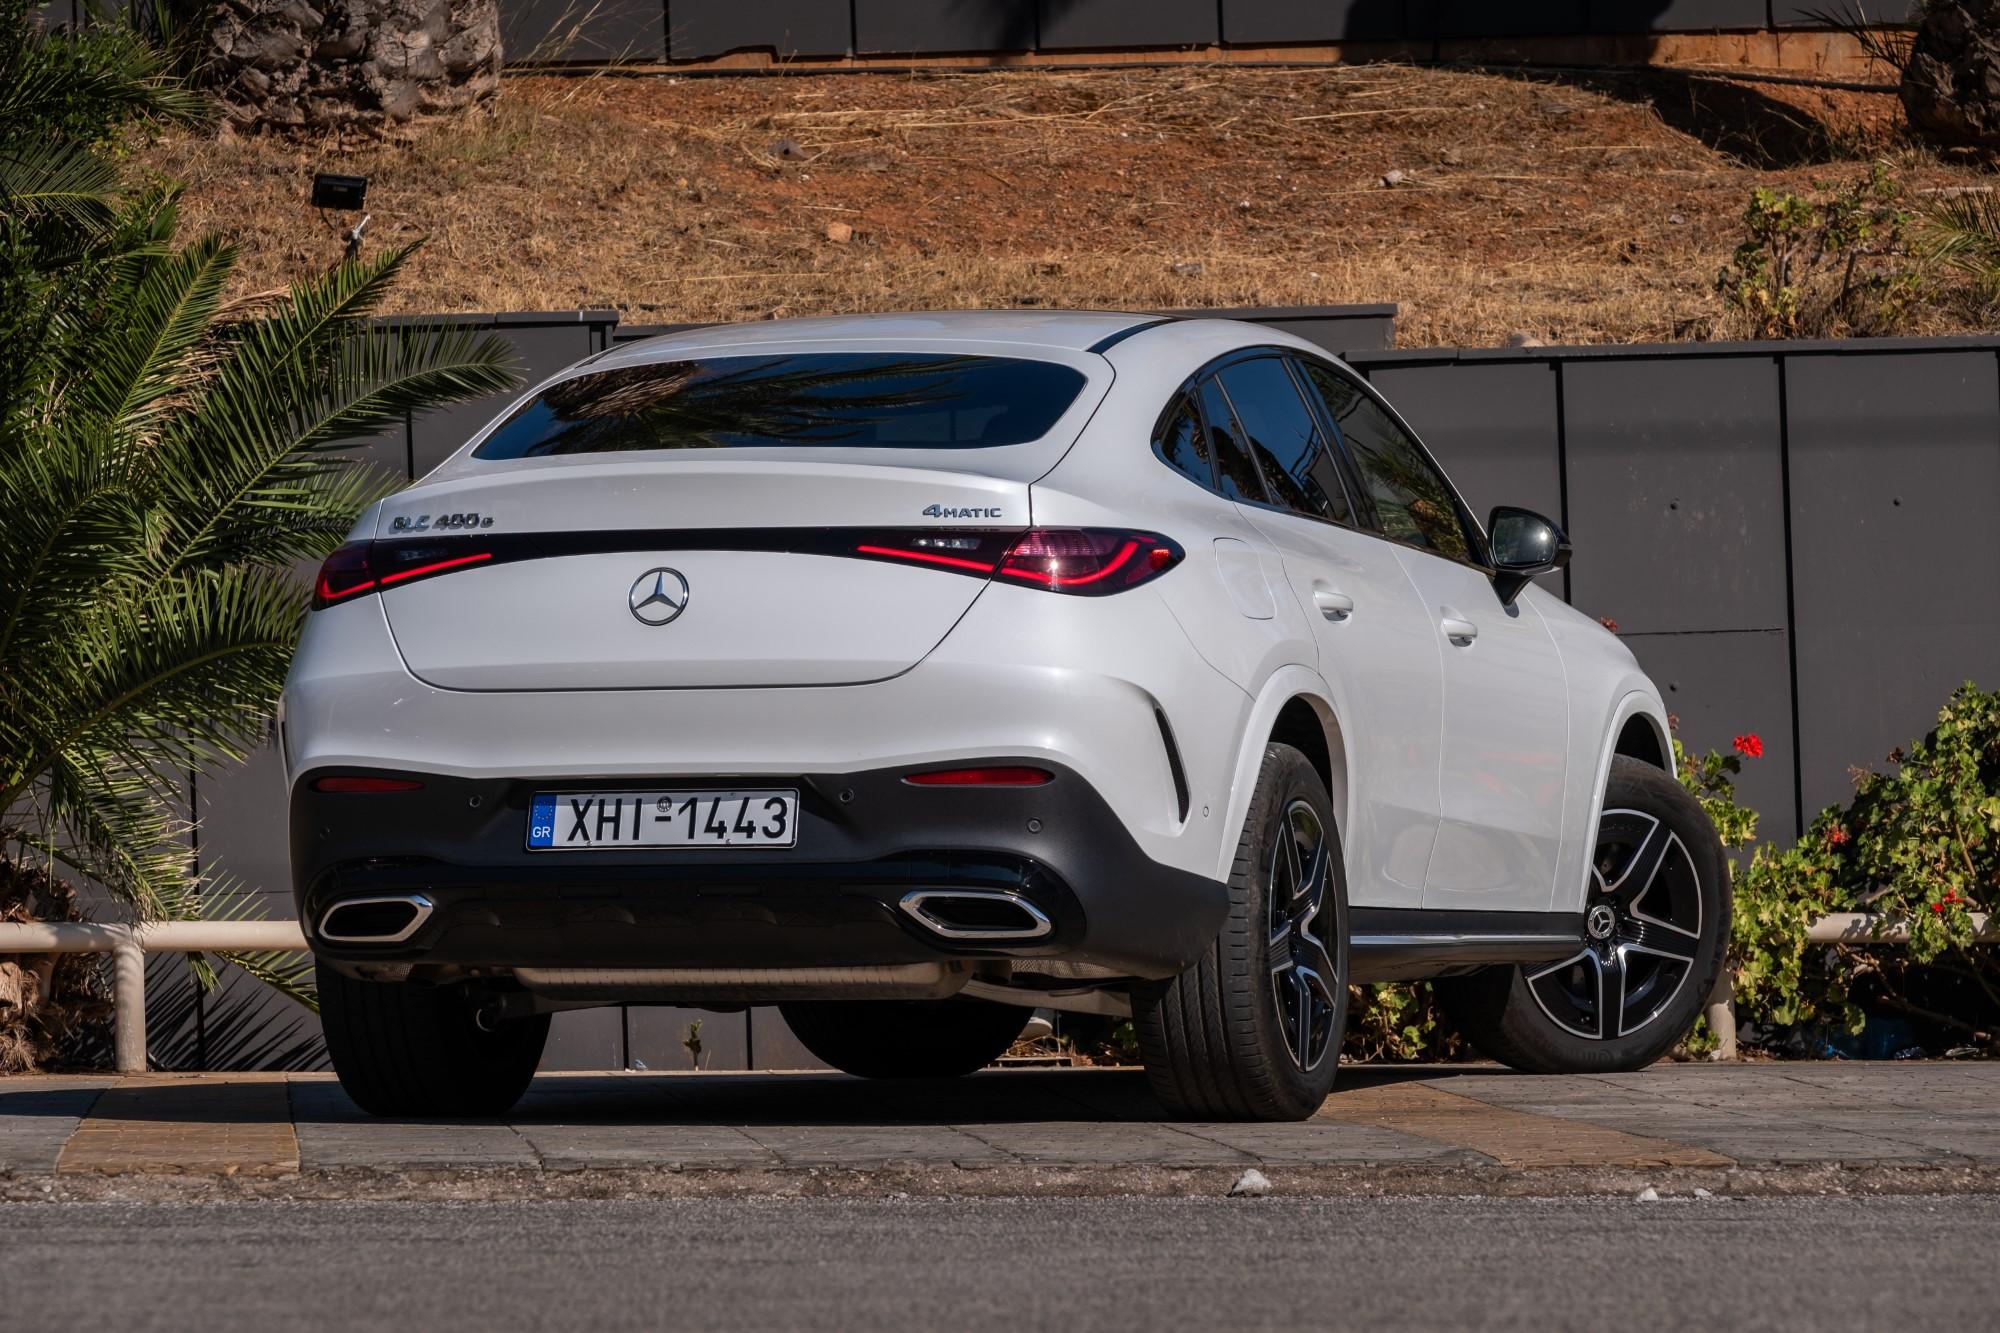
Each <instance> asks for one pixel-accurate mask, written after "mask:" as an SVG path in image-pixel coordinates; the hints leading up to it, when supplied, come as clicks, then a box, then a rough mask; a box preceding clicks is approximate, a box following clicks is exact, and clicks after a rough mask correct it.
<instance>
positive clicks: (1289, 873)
mask: <svg viewBox="0 0 2000 1333" xmlns="http://www.w3.org/2000/svg"><path fill="white" fill-rule="evenodd" d="M1271 862H1272V864H1271V866H1270V869H1269V872H1268V873H1269V875H1270V885H1271V889H1270V895H1269V896H1270V913H1269V915H1270V924H1271V942H1270V945H1269V947H1268V949H1267V951H1266V956H1267V958H1268V961H1269V963H1270V967H1271V996H1272V999H1273V1000H1274V1001H1275V1002H1276V1004H1277V1007H1278V1020H1279V1022H1280V1023H1281V1024H1282V1025H1283V1027H1284V1030H1285V1049H1286V1050H1287V1051H1288V1052H1290V1054H1291V1057H1292V1063H1294V1064H1296V1065H1297V1066H1298V1067H1299V1068H1300V1069H1305V1070H1312V1069H1317V1068H1319V1065H1320V1061H1322V1060H1324V1059H1326V1055H1327V1051H1328V1049H1329V1048H1330V1047H1331V1046H1332V1044H1333V1035H1334V1034H1333V1021H1334V1018H1335V1016H1336V1015H1337V1014H1339V1013H1340V998H1341V994H1342V991H1343V990H1344V983H1343V979H1342V977H1341V975H1340V968H1339V967H1338V966H1337V965H1336V964H1335V963H1334V961H1333V938H1332V933H1331V932H1332V928H1333V925H1334V920H1333V917H1332V915H1331V914H1329V913H1328V912H1327V910H1326V901H1327V899H1326V895H1327V881H1328V879H1329V878H1330V877H1331V874H1332V867H1333V842H1332V840H1331V839H1330V838H1328V836H1327V830H1326V825H1325V824H1324V823H1323V822H1321V820H1320V816H1319V812H1318V811H1316V810H1314V809H1313V807H1312V805H1311V803H1310V802H1307V801H1303V800H1296V801H1293V802H1292V803H1291V804H1290V805H1288V806H1287V807H1286V808H1285V818H1284V824H1283V827H1282V828H1281V829H1280V831H1279V836H1278V837H1277V838H1275V839H1274V840H1273V844H1272V848H1271Z"/></svg>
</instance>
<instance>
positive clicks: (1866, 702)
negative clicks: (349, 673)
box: [156, 306, 2000, 1069]
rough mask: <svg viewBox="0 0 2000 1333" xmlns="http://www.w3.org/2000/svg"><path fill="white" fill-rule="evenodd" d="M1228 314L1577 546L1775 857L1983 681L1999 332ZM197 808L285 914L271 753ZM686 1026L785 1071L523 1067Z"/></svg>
mask: <svg viewBox="0 0 2000 1333" xmlns="http://www.w3.org/2000/svg"><path fill="white" fill-rule="evenodd" d="M1213 313H1223V312H1213ZM1229 313H1235V314H1238V315H1241V316H1245V317H1248V318H1253V319H1257V320H1260V321H1262V322H1266V323H1269V324H1272V325H1274V326H1277V327H1282V328H1285V329H1287V330H1288V331H1291V332H1295V333H1299V334H1301V335H1302V336H1305V337H1307V338H1309V339H1311V340H1313V341H1315V342H1317V343H1318V344H1320V345H1321V346H1323V347H1326V348H1327V349H1328V350H1329V351H1334V352H1339V353H1346V354H1347V355H1348V356H1349V359H1350V360H1351V361H1352V362H1353V364H1354V365H1355V366H1356V367H1357V368H1358V369H1360V370H1361V371H1362V372H1363V373H1364V374H1366V375H1367V376H1368V377H1369V378H1370V379H1371V380H1372V381H1373V382H1374V383H1375V384H1377V385H1378V386H1380V387H1381V389H1382V390H1383V392H1384V393H1385V394H1387V395H1388V397H1389V398H1390V399H1391V400H1392V401H1393V402H1394V403H1395V404H1396V405H1397V406H1398V407H1399V408H1401V409H1402V411H1403V412H1404V413H1405V415H1407V416H1408V417H1409V419H1410V421H1411V422H1412V424H1413V425H1415V427H1416V428H1417V430H1418V431H1419V432H1420V433H1421V434H1422V435H1423V436H1424V438H1425V439H1426V441H1428V442H1429V443H1430V445H1431V447H1432V448H1433V449H1434V450H1435V451H1436V453H1437V454H1438V456H1439V457H1440V459H1441V460H1442V461H1443V462H1444V464H1445V466H1446V468H1447V469H1449V470H1450V472H1451V473H1452V475H1453V477H1454V479H1455V480H1456V481H1457V482H1458V484H1459V486H1460V487H1461V489H1463V490H1464V491H1465V492H1466V495H1467V498H1468V499H1469V500H1470V502H1471V503H1472V505H1473V507H1474V508H1475V509H1476V510H1477V511H1478V512H1480V513H1481V514H1484V513H1485V511H1486V510H1487V509H1488V508H1490V507H1491V506H1492V505H1495V504H1500V503H1513V504H1526V505H1529V506H1532V507H1534V508H1537V509H1540V510H1542V511H1544V512H1546V513H1548V514H1549V515H1551V516H1552V517H1556V518H1558V519H1559V520H1560V521H1561V522H1563V523H1564V524H1565V526H1567V527H1568V529H1569V530H1570V532H1571V534H1572V536H1573V537H1574V539H1575V542H1576V548H1577V554H1576V558H1575V561H1574V563H1573V565H1572V566H1571V568H1570V570H1569V572H1568V577H1567V579H1566V581H1565V583H1564V586H1562V587H1561V588H1559V589H1558V591H1561V592H1562V593H1563V595H1565V596H1566V597H1568V598H1569V599H1570V600H1571V601H1573V602H1574V603H1575V604H1576V605H1577V606H1579V607H1581V608H1583V609H1584V610H1586V611H1588V612H1590V613H1591V614H1592V615H1597V616H1604V617H1608V618H1609V619H1611V620H1613V621H1615V622H1616V623H1617V624H1618V627H1619V633H1620V634H1621V636H1623V637H1624V639H1625V641H1626V642H1627V643H1628V644H1629V645H1630V646H1631V647H1632V649H1633V651H1634V652H1635V653H1636V654H1637V655H1638V657H1639V659H1640V661H1641V662H1642V663H1643V664H1644V665H1645V666H1646V668H1647V669H1648V670H1649V671H1650V672H1651V673H1652V674H1653V675H1654V677H1655V679H1656V680H1658V682H1659V684H1660V686H1661V689H1662V691H1663V692H1664V693H1665V695H1666V698H1667V701H1668V707H1669V708H1670V709H1672V710H1673V711H1674V712H1676V713H1677V714H1678V715H1679V717H1680V720H1681V734H1682V736H1683V738H1684V739H1685V740H1686V741H1687V743H1688V744H1689V745H1690V746H1691V747H1693V748H1694V749H1696V750H1704V749H1707V748H1710V747H1716V748H1724V749H1726V748H1727V747H1728V746H1729V743H1730V739H1731V737H1733V736H1735V735H1737V734H1740V733H1744V732H1756V733H1757V734H1758V735H1760V736H1762V737H1763V739H1764V742H1765V746H1766V750H1765V756H1764V758H1763V759H1761V760H1756V761H1751V762H1750V763H1748V765H1747V771H1746V773H1745V775H1744V778H1743V782H1742V792H1743V795H1744V797H1745V799H1746V800H1747V801H1748V802H1749V803H1750V804H1752V805H1753V806H1755V807H1756V808H1757V809H1758V810H1760V811H1761V812H1762V813H1763V816H1764V827H1765V830H1766V834H1767V836H1768V837H1769V838H1771V839H1773V840H1779V841H1782V840H1785V839H1788V838H1790V837H1793V836H1795V835H1796V833H1797V831H1798V829H1799V827H1800V823H1801V818H1802V816H1809V815H1810V814H1811V813H1812V812H1814V811H1816V810H1817V809H1818V808H1819V807H1820V806H1822V805H1824V804H1828V803H1830V802H1834V801H1837V800H1840V799H1842V798H1843V794H1844V793H1845V792H1846V791H1847V788H1848V778H1847V771H1848V768H1849V766H1850V765H1862V766H1871V767H1880V766H1881V765H1882V764H1883V761H1884V757H1885V756H1886V755H1887V753H1888V751H1889V749H1890V748H1891V747H1892V746H1894V745H1897V744H1900V743H1902V742H1903V741H1906V740H1908V739H1910V738H1911V737H1913V736H1917V735H1921V734H1922V733H1923V732H1924V731H1925V730H1926V729H1927V727H1928V724H1929V722H1930V720H1931V719H1932V717H1933V716H1934V715H1935V712H1936V709H1937V707H1938V705H1939V704H1940V703H1941V702H1942V701H1943V699H1944V697H1945V695H1946V694H1947V693H1949V691H1950V690H1951V688H1952V687H1953V686H1954V685H1956V684H1957V683H1959V682H1960V681H1962V680H1965V679H1967V678H1972V679H1977V680H1978V681H1980V682H1981V683H1982V684H1985V685H1988V686H1991V685H1993V684H1995V683H1996V682H2000V524H1996V523H1995V522H1994V521H1993V518H1992V515H1993V511H1994V509H1995V507H1996V505H2000V338H1978V339H1933V340H1911V341H1897V340H1878V341H1853V342H1842V343H1750V344H1733V345H1725V344H1707V345H1699V344H1697V345H1678V346H1668V347H1593V348H1534V349H1527V350H1521V351H1511V350H1509V351H1495V350H1457V351H1452V350H1441V351H1396V350H1390V346H1391V343H1392V342H1393V313H1394V308H1393V307H1386V306H1364V307H1345V308H1327V309H1311V310H1262V311H1239V312H1229ZM460 318H463V319H466V320H469V321H470V322H474V323H478V324H481V325H483V326H485V327H490V328H491V329H493V330H494V331H495V332H496V333H498V334H500V335H501V336H502V337H504V338H506V339H507V340H508V341H509V342H511V343H512V344H513V346H514V347H515V349H516V351H517V353H518V354H519V357H520V360H521V364H522V371H523V374H524V376H525V377H526V378H528V379H530V380H533V379H535V378H538V377H540V376H543V375H546V374H548V373H550V372H552V371H554V370H557V369H559V368H561V367H562V366H565V365H567V364H569V363H570V362H572V361H575V360H577V359H578V358H580V357H583V356H585V355H588V354H589V353H591V352H593V351H597V350H600V349H602V348H604V347H606V346H609V345H611V344H612V343H614V342H624V341H630V340H632V339H635V338H638V337H645V336H651V335H653V334H656V333H660V332H666V331H669V329H668V327H667V326H654V327H633V326H623V327H621V326H619V325H617V324H616V322H615V316H614V315H612V314H611V313H610V312H572V313H567V314H560V315H546V314H524V315H498V316H469V317H460ZM503 405H504V404H503V403H500V402H487V403H480V404H474V405H470V406H466V407H461V408H456V409H452V410H450V411H447V412H440V413H435V414H432V415H431V416H428V417H424V418H420V419H417V420H413V421H411V422H408V423H406V424H405V426H404V428H403V429H401V430H398V431H395V432H392V433H391V434H390V436H388V437H387V438H384V439H380V440H376V441H371V442H370V443H369V444H368V445H367V450H368V456H369V457H370V458H371V460H373V461H375V462H376V463H377V464H379V465H380V466H382V467H384V468H385V469H387V470H388V471H389V472H390V473H391V474H392V475H397V476H403V477H415V476H420V475H422V474H423V473H424V472H425V471H427V470H429V469H430V468H431V467H432V466H434V465H435V464H436V463H437V462H438V461H439V460H441V459H442V458H444V457H445V456H446V455H447V454H448V453H450V452H451V451H452V450H453V449H455V448H456V447H457V446H458V445H459V444H460V443H462V442H463V440H464V439H465V437H466V436H467V434H469V433H470V432H471V431H472V430H474V429H477V427H478V426H479V425H481V424H483V423H484V422H485V421H486V420H487V419H489V418H490V417H491V416H492V415H494V414H495V413H496V412H497V411H498V410H499V409H500V407H502V406H503ZM194 800H195V808H196V809H197V811H198V812H199V814H200V816H201V819H202V825H201V829H200V833H199V844H198V849H197V850H198V855H199V859H200V862H201V864H202V865H203V866H204V867H205V868H208V869H214V870H218V871H221V872H223V873H226V874H229V875H231V876H233V877H235V878H237V879H239V880H241V881H243V882H245V883H248V884H250V885H252V886H255V887H256V888H258V889H259V890H261V891H262V892H264V893H266V894H267V895H268V896H269V907H270V908H271V911H272V914H273V915H281V916H282V915H290V912H291V902H290V889H289V879H288V874H287V868H286V852H285V791H284V786H283V782H282V780H281V777H280V773H279V769H278V765H277V761H276V757H275V755H272V754H270V753H268V752H266V753H264V754H260V755H258V756H257V757H256V758H254V759H253V760H252V761H251V762H250V764H248V765H247V766H245V767H243V768H240V769H237V770H234V771H231V772H229V773H225V774H221V775H218V776H216V777H213V778H206V779H203V780H201V781H200V782H199V783H198V784H196V786H195V790H194ZM173 966H176V965H175V964H172V963H170V962H166V961H164V960H163V961H162V962H161V963H158V964H156V968H161V969H168V968H171V967H173ZM159 984H164V985H173V984H180V985H187V984H191V983H189V982H187V981H186V980H185V977H184V974H183V973H174V974H173V976H172V977H170V978H163V979H162V980H161V982H160V983H159ZM243 996H244V992H242V991H241V990H239V1002H240V1003H248V1004H251V1005H253V1006H254V1005H256V1004H258V1003H259V1002H260V1001H259V999H258V997H257V995H256V993H255V992H254V991H253V992H249V993H248V997H247V999H246V998H243ZM261 1002H262V1003H264V1004H267V1005H269V1006H272V1007H274V1008H289V1006H285V1005H284V1003H283V1002H282V1001H278V1000H276V999H267V1000H263V1001H261ZM183 1017H184V1021H185V1022H194V1021H196V1019H198V1018H199V1017H200V1015H199V1014H198V1013H197V1012H196V1011H195V1010H194V1009H193V1008H192V1007H191V1006H190V1007H186V1008H184V1012H183ZM695 1021H699V1022H700V1023H701V1029H700V1040H701V1044H702V1047H703V1052H704V1054H703V1065H704V1067H708V1068H740V1067H757V1066H761V1067H766V1068H772V1067H780V1068H782V1067H798V1066H799V1065H800V1064H801V1063H802V1062H805V1061H806V1060H807V1059H808V1057H805V1055H804V1052H803V1051H802V1050H801V1049H800V1048H799V1047H798V1045H797V1043H796V1042H795V1041H794V1040H793V1038H792V1037H791V1034H790V1033H789V1032H788V1031H786V1030H785V1028H784V1025H783V1023H782V1022H781V1021H779V1019H778V1018H777V1016H776V1014H775V1013H773V1012H771V1011H768V1010H759V1011H753V1012H751V1013H749V1014H735V1015H724V1014H705V1013H699V1012H695V1011H688V1010H675V1009H652V1008H636V1007H635V1008H632V1009H629V1010H619V1009H604V1010H594V1011H587V1012H581V1013H571V1014H563V1015H559V1016H558V1017H557V1019H556V1037H555V1039H554V1041H553V1042H552V1043H551V1046H550V1049H549V1055H548V1067H550V1068H606V1067H611V1068H617V1067H627V1066H629V1067H635V1068H636V1067H639V1066H641V1065H643V1066H644V1067H646V1068H650V1069H675V1068H687V1067H688V1065H689V1062H690V1055H689V1052H688V1051H687V1050H686V1048H685V1047H684V1045H683V1042H684V1040H685V1039H686V1037H687V1035H688V1026H689V1024H691V1023H693V1022H695ZM286 1022H287V1023H289V1022H290V1015H289V1014H287V1015H286ZM159 1035H160V1037H161V1041H162V1045H163V1047H164V1045H165V1044H166V1043H168V1042H173V1043H175V1044H176V1049H178V1050H179V1051H180V1052H181V1053H182V1054H183V1056H184V1057H185V1058H188V1059H191V1060H194V1059H199V1058H200V1057H199V1051H200V1043H199V1042H198V1041H193V1040H190V1039H189V1037H188V1035H187V1034H186V1033H184V1032H180V1031H178V1030H175V1031H168V1030H165V1029H163V1030H162V1031H161V1032H160V1034H159ZM190 1053H192V1054H190Z"/></svg>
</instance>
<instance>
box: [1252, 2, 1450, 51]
mask: <svg viewBox="0 0 2000 1333" xmlns="http://www.w3.org/2000/svg"><path fill="white" fill-rule="evenodd" d="M1407 9H1408V6H1407V5H1406V4H1405V3H1404V0H1321V3H1319V4H1315V5H1301V4H1299V3H1298V0H1222V39H1223V40H1224V41H1226V42H1234V43H1236V44H1238V45H1240V46H1278V45H1282V44H1284V43H1286V42H1356V41H1393V40H1395V39H1397V38H1402V37H1408V36H1409V35H1410V23H1409V15H1408V13H1407V12H1406V10H1407Z"/></svg>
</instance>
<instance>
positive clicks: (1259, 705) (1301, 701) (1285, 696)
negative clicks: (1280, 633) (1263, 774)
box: [1216, 666, 1352, 880]
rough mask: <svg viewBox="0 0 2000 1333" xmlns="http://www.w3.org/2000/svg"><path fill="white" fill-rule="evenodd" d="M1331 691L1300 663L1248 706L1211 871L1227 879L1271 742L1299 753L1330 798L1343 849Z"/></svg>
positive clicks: (1347, 789)
mask: <svg viewBox="0 0 2000 1333" xmlns="http://www.w3.org/2000/svg"><path fill="white" fill-rule="evenodd" d="M1340 718H1341V710H1340V708H1339V705H1338V704H1337V702H1336V701H1335V699H1334V697H1333V691H1332V690H1331V689H1330V688H1328V686H1327V683H1326V681H1325V680H1324V679H1323V678H1322V677H1321V676H1320V675H1319V674H1318V673H1317V672H1314V671H1311V670H1308V669H1307V668H1305V667H1301V666H1288V667H1284V668H1282V669H1281V670H1279V671H1277V672H1274V673H1273V674H1272V676H1271V678H1270V679H1269V680H1268V681H1266V682H1265V684H1264V688H1263V689H1262V690H1261V691H1259V692H1258V694H1257V698H1256V702H1255V703H1253V704H1252V705H1251V709H1250V718H1249V721H1248V723H1247V724H1246V725H1245V726H1244V728H1243V739H1242V742H1241V744H1240V746H1239V748H1238V752H1237V758H1236V771H1235V774H1234V776H1233V777H1232V778H1231V780H1230V784H1229V806H1228V809H1227V812H1226V813H1225V815H1224V819H1223V824H1222V827H1223V831H1224V837H1223V839H1222V845H1221V847H1220V849H1219V855H1218V857H1217V860H1216V876H1217V878H1219V879H1223V880H1227V879H1228V877H1229V871H1230V865H1231V863H1232V862H1233V861H1234V860H1235V857H1236V844H1237V842H1238V841H1239V840H1240V838H1241V837H1242V833H1243V821H1244V820H1246V819H1247V818H1249V815H1250V800H1251V797H1252V796H1253V795H1254V794H1255V792H1256V788H1257V774H1258V772H1259V771H1260V770H1261V769H1262V768H1263V764H1264V747H1265V746H1266V745H1269V744H1271V743H1272V742H1274V741H1275V742H1277V743H1279V744H1282V745H1290V746H1292V747H1293V748H1295V749H1297V750H1299V751H1300V752H1302V753H1303V754H1304V755H1305V757H1306V760H1307V762H1309V763H1310V764H1312V766H1313V768H1314V770H1315V771H1316V772H1317V773H1318V774H1319V776H1320V780H1321V781H1322V782H1324V783H1326V790H1327V795H1329V796H1331V797H1332V798H1333V814H1334V825H1335V829H1336V831H1337V832H1338V833H1339V834H1340V838H1341V845H1342V848H1343V850H1345V849H1346V847H1347V840H1348V839H1347V831H1348V829H1349V827H1350V824H1351V820H1350V815H1351V811H1350V809H1349V804H1350V801H1351V799H1352V798H1351V790H1352V786H1351V783H1350V782H1349V772H1350V769H1349V764H1348V746H1347V736H1346V733H1345V731H1344V730H1343V729H1342V727H1341V722H1340Z"/></svg>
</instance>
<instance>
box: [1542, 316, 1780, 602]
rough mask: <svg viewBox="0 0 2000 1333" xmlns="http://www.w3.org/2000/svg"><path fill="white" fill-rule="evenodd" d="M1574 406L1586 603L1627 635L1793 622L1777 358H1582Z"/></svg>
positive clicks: (1571, 368)
mask: <svg viewBox="0 0 2000 1333" xmlns="http://www.w3.org/2000/svg"><path fill="white" fill-rule="evenodd" d="M1563 411H1564V423H1565V431H1566V447H1567V450H1568V455H1567V457H1568V467H1569V505H1568V513H1569V517H1570V533H1571V536H1573V537H1574V538H1575V539H1576V545H1577V558H1576V560H1575V562H1574V563H1573V564H1572V566H1571V569H1570V585H1569V586H1570V593H1571V596H1572V598H1573V599H1574V600H1575V602H1576V604H1577V605H1578V606H1579V607H1581V608H1583V609H1584V610H1586V611H1588V612H1589V613H1590V614H1592V615H1594V616H1609V617H1610V618H1611V619H1613V620H1615V621H1617V622H1618V624H1619V627H1620V628H1621V629H1623V630H1624V631H1625V632H1626V633H1629V634H1655V633H1679V632H1686V631H1702V630H1721V629H1731V630H1771V629H1782V628H1783V627H1784V625H1785V525H1784V504H1783V481H1782V466H1781V463H1780V459H1779V436H1780V430H1779V421H1778V367H1777V361H1776V359H1775V358H1774V357H1772V356H1770V355H1769V354H1760V355H1756V356H1750V357H1728V358H1719V357H1693V356H1680V357H1676V356H1667V357H1643V358H1638V357H1635V358H1632V359H1588V360H1586V359H1579V360H1575V361H1571V362H1569V363H1568V364H1566V365H1565V366H1564V368H1563Z"/></svg>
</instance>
